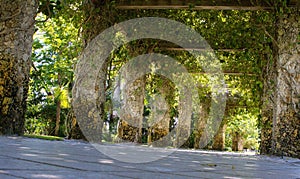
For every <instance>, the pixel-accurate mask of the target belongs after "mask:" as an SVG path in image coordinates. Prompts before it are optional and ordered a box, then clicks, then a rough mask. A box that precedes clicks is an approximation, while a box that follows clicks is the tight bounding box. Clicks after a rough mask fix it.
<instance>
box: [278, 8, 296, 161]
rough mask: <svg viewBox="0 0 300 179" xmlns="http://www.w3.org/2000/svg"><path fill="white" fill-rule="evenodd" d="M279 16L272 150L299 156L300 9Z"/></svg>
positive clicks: (279, 153) (281, 153)
mask: <svg viewBox="0 0 300 179" xmlns="http://www.w3.org/2000/svg"><path fill="white" fill-rule="evenodd" d="M290 10H291V12H289V13H285V14H282V15H280V16H279V17H278V20H277V24H276V26H277V27H276V33H277V37H276V41H277V44H276V47H277V49H276V50H275V55H276V56H275V60H276V72H277V76H276V80H275V89H274V90H275V96H274V111H273V112H274V113H273V135H272V152H273V153H274V154H276V155H287V156H292V157H298V158H300V44H299V41H300V39H299V38H300V37H299V33H300V10H299V9H290Z"/></svg>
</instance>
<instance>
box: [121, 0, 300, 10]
mask: <svg viewBox="0 0 300 179" xmlns="http://www.w3.org/2000/svg"><path fill="white" fill-rule="evenodd" d="M299 4H300V3H299V1H298V0H290V1H289V2H288V4H287V6H290V7H299ZM116 7H117V8H118V9H193V10H248V11H256V10H271V9H273V8H274V6H273V4H271V3H269V2H268V1H267V0H256V1H250V0H225V1H224V0H214V1H211V0H201V1H200V0H189V1H187V0H148V1H140V0H120V1H117V2H116Z"/></svg>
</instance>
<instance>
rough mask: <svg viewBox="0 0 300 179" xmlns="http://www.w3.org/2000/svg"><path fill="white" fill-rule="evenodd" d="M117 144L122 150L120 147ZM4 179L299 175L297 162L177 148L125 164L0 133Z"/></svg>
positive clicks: (75, 147) (80, 148) (86, 148)
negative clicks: (163, 154) (147, 158)
mask: <svg viewBox="0 0 300 179" xmlns="http://www.w3.org/2000/svg"><path fill="white" fill-rule="evenodd" d="M107 146H109V147H111V148H114V147H116V146H115V145H107ZM117 147H118V148H122V150H123V152H120V153H122V154H126V150H127V146H126V145H119V146H117ZM156 150H157V151H159V152H161V150H162V149H156ZM168 150H172V149H168ZM162 153H163V152H162ZM10 178H12V179H15V178H53V179H65V178H72V179H75V178H105V179H106V178H172V179H173V178H272V179H276V178H278V179H281V178H294V179H297V178H299V179H300V160H298V159H291V158H283V159H281V158H278V157H266V156H256V155H247V154H236V153H235V154H232V153H223V152H222V153H220V152H219V153H218V152H206V151H198V150H196V151H194V150H178V151H175V152H174V153H172V154H170V155H168V156H167V157H163V158H161V159H159V160H155V161H153V162H148V163H126V162H120V161H118V160H115V159H111V158H109V157H107V156H106V155H104V154H102V153H101V152H99V151H98V150H96V149H95V148H94V147H93V146H92V145H90V144H89V143H85V142H79V141H46V140H39V139H29V138H22V137H0V179H10Z"/></svg>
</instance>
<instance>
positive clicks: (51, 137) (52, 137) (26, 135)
mask: <svg viewBox="0 0 300 179" xmlns="http://www.w3.org/2000/svg"><path fill="white" fill-rule="evenodd" d="M24 137H28V138H36V139H43V140H52V141H53V140H59V141H62V140H64V138H62V137H57V136H48V135H34V134H24Z"/></svg>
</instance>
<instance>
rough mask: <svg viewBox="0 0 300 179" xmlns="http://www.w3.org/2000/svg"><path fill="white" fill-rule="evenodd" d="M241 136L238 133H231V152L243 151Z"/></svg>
mask: <svg viewBox="0 0 300 179" xmlns="http://www.w3.org/2000/svg"><path fill="white" fill-rule="evenodd" d="M243 142H244V140H243V136H242V135H241V134H240V133H238V132H233V133H232V146H231V147H232V150H233V151H242V150H243Z"/></svg>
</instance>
